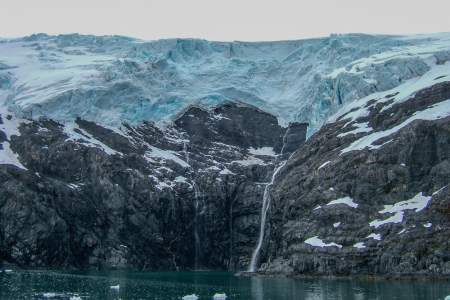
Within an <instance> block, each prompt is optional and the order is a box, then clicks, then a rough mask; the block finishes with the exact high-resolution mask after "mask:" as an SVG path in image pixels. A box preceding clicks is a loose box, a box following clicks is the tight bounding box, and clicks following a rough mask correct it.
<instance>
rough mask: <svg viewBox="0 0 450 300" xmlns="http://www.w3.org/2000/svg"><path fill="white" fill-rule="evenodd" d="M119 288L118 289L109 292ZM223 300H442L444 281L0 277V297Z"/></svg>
mask: <svg viewBox="0 0 450 300" xmlns="http://www.w3.org/2000/svg"><path fill="white" fill-rule="evenodd" d="M117 284H119V285H120V290H119V291H116V290H113V289H111V288H110V286H113V285H117ZM219 292H220V293H226V294H227V295H228V298H227V299H229V300H243V299H252V300H253V299H254V300H262V299H264V300H269V299H270V300H281V299H284V300H285V299H299V300H301V299H305V300H328V299H330V300H338V299H339V300H341V299H342V300H363V299H377V300H378V299H379V300H385V299H405V300H406V299H408V300H412V299H417V300H419V299H420V300H423V299H435V300H437V299H444V298H445V296H446V295H450V282H449V281H387V280H375V281H374V280H349V279H335V280H331V279H287V278H259V277H252V278H249V277H235V276H233V274H231V273H224V272H163V273H154V272H145V273H144V272H76V273H67V272H57V271H12V272H10V273H2V274H0V299H2V300H3V299H55V300H56V299H67V300H69V299H72V300H79V299H116V300H117V299H122V300H126V299H181V297H182V296H184V295H190V294H197V295H199V297H200V298H199V299H200V300H201V299H212V295H214V294H215V293H219Z"/></svg>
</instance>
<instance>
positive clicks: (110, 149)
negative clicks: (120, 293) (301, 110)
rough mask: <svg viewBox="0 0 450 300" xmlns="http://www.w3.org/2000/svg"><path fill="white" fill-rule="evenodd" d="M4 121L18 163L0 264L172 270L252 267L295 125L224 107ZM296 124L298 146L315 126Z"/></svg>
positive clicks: (3, 221) (3, 206) (8, 186)
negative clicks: (149, 117) (127, 120)
mask: <svg viewBox="0 0 450 300" xmlns="http://www.w3.org/2000/svg"><path fill="white" fill-rule="evenodd" d="M2 118H3V119H4V120H5V121H7V120H6V119H5V118H9V120H8V122H10V123H16V124H18V125H17V126H18V129H17V132H16V135H11V136H9V135H8V139H5V138H3V140H2V142H3V143H2V145H4V146H7V147H10V148H11V151H12V153H16V154H17V157H16V158H17V159H18V162H16V164H15V161H13V160H12V159H11V160H10V161H9V164H2V165H0V182H1V184H0V189H1V193H0V194H1V195H0V249H1V250H0V261H1V260H3V261H5V262H9V263H13V264H17V265H19V266H27V267H38V266H39V267H40V266H43V267H44V266H45V267H76V268H136V269H165V270H167V269H172V270H174V269H178V268H179V269H194V268H230V269H236V268H243V267H244V266H246V265H247V264H248V259H249V255H250V252H251V250H252V248H253V247H254V245H255V243H256V238H257V236H256V235H257V232H258V227H259V206H260V198H261V197H262V192H263V190H264V184H265V182H267V181H268V180H269V179H268V178H270V175H271V174H270V173H271V171H272V168H273V161H274V159H275V157H276V156H277V154H278V153H279V152H280V150H281V146H282V139H283V136H284V134H285V132H286V130H287V129H286V128H283V127H280V126H279V125H278V122H277V119H276V118H275V117H273V116H272V115H270V114H268V113H265V112H263V111H261V110H259V109H257V108H255V107H252V106H249V105H243V104H239V103H225V104H223V105H221V106H218V107H216V108H214V109H212V110H207V109H204V108H200V107H190V108H188V109H187V110H186V111H185V112H184V113H183V114H181V115H180V116H178V118H177V119H176V120H175V121H174V123H173V124H172V125H171V126H168V127H166V128H164V129H160V128H158V127H156V126H155V125H154V124H152V123H149V122H146V123H143V124H141V125H140V126H137V127H134V126H130V125H126V124H124V125H123V126H122V128H121V129H120V130H119V129H114V130H112V129H109V128H105V127H102V126H100V125H98V124H96V123H93V122H90V121H86V120H82V119H77V120H76V122H75V124H74V125H72V126H69V125H66V126H64V125H62V124H59V123H57V122H55V121H53V120H49V119H40V120H35V121H24V122H21V121H20V120H17V119H15V117H13V116H8V115H3V114H2ZM10 123H6V124H7V125H8V124H10ZM7 127H8V126H7ZM9 127H11V126H9ZM2 129H4V128H2ZM295 130H297V132H298V135H299V136H298V137H295V139H293V140H292V141H293V142H295V143H297V145H295V144H291V145H290V147H291V148H296V147H298V146H299V144H298V143H302V142H304V140H305V132H306V128H303V127H302V126H300V127H299V126H298V125H295V126H293V127H292V128H291V129H290V132H295ZM2 132H3V131H2ZM294 135H295V134H294ZM1 151H2V150H0V153H1ZM194 256H195V257H194Z"/></svg>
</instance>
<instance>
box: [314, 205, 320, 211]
mask: <svg viewBox="0 0 450 300" xmlns="http://www.w3.org/2000/svg"><path fill="white" fill-rule="evenodd" d="M321 208H322V206H320V205H317V206H316V207H315V208H314V209H313V210H317V209H321Z"/></svg>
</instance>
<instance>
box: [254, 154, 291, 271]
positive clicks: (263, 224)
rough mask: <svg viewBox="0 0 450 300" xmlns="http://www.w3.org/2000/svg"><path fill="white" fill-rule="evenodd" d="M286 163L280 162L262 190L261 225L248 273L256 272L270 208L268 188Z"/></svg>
mask: <svg viewBox="0 0 450 300" xmlns="http://www.w3.org/2000/svg"><path fill="white" fill-rule="evenodd" d="M286 162H287V161H286V160H285V161H283V162H281V164H280V165H279V166H278V167H277V168H276V169H275V170H274V172H273V175H272V180H271V181H270V183H269V184H268V185H266V188H265V189H264V195H263V204H262V208H261V224H260V228H259V238H258V244H257V245H256V248H255V250H253V253H252V260H251V262H250V267H249V269H248V271H249V272H255V271H256V264H257V263H258V259H259V252H260V250H261V246H262V243H263V241H264V231H265V227H266V218H267V211H268V210H269V206H270V187H271V186H272V185H273V183H274V181H275V178H276V176H277V174H278V172H279V171H280V170H281V169H282V168H283V167H284V165H285V164H286Z"/></svg>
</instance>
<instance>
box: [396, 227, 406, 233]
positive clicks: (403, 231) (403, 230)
mask: <svg viewBox="0 0 450 300" xmlns="http://www.w3.org/2000/svg"><path fill="white" fill-rule="evenodd" d="M405 232H406V229H405V228H403V229H402V230H400V232H399V233H398V234H402V233H405Z"/></svg>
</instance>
